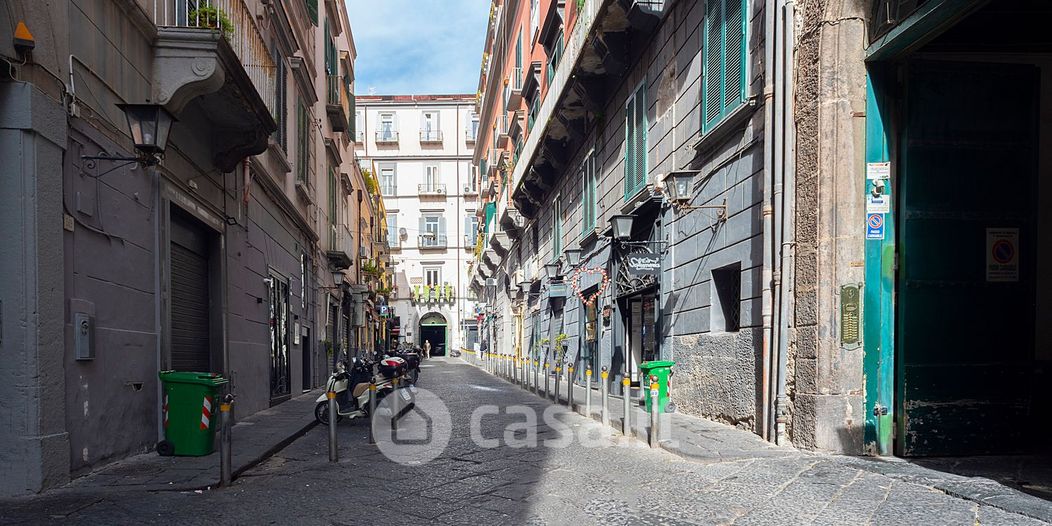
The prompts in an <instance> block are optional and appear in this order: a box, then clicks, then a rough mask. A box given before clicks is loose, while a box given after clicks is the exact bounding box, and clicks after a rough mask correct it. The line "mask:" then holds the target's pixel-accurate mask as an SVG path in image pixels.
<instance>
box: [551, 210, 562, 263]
mask: <svg viewBox="0 0 1052 526" xmlns="http://www.w3.org/2000/svg"><path fill="white" fill-rule="evenodd" d="M562 252H563V215H562V202H561V199H560V198H559V196H558V195H556V196H555V199H553V200H552V261H555V260H556V259H559V256H561V255H562Z"/></svg>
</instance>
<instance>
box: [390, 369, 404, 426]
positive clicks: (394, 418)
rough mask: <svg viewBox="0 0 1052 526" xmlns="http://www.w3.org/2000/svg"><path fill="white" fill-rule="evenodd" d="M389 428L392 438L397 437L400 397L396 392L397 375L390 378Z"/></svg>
mask: <svg viewBox="0 0 1052 526" xmlns="http://www.w3.org/2000/svg"><path fill="white" fill-rule="evenodd" d="M391 388H392V390H391V398H392V400H391V430H392V431H394V433H393V436H392V440H394V439H395V438H397V437H398V413H399V412H401V410H402V407H401V405H402V404H401V401H402V400H401V399H400V398H399V396H398V395H399V394H400V393H399V392H398V377H397V376H396V377H394V378H392V379H391Z"/></svg>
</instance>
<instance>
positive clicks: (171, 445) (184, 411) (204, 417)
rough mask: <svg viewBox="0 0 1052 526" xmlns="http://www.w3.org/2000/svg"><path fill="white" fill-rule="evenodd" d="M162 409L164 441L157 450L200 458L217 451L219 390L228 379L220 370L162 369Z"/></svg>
mask: <svg viewBox="0 0 1052 526" xmlns="http://www.w3.org/2000/svg"><path fill="white" fill-rule="evenodd" d="M157 376H159V377H160V378H161V382H162V384H163V386H164V387H163V393H164V394H163V395H162V399H161V404H162V405H161V411H162V413H163V418H164V440H162V441H161V442H158V443H157V452H158V453H160V454H161V455H164V456H170V455H178V456H188V457H200V456H204V455H208V454H211V453H212V451H214V450H215V437H216V429H218V428H219V402H220V400H219V389H220V388H221V387H222V386H223V385H225V384H226V383H227V379H226V378H223V377H222V376H220V375H218V374H216V373H192V372H184V371H161V372H160V373H158V374H157Z"/></svg>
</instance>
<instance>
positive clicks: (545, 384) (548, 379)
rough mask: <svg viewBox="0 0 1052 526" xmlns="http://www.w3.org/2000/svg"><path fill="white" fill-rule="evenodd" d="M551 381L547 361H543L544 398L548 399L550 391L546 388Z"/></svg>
mask: <svg viewBox="0 0 1052 526" xmlns="http://www.w3.org/2000/svg"><path fill="white" fill-rule="evenodd" d="M550 380H551V375H550V374H548V360H545V361H544V397H545V398H548V397H550V396H551V389H549V388H548V382H549V381H550Z"/></svg>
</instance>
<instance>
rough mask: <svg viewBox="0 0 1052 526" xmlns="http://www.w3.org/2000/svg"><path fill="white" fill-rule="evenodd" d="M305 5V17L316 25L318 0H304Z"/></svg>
mask: <svg viewBox="0 0 1052 526" xmlns="http://www.w3.org/2000/svg"><path fill="white" fill-rule="evenodd" d="M304 1H305V4H306V6H307V18H310V22H311V23H312V24H314V25H318V0H304Z"/></svg>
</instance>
